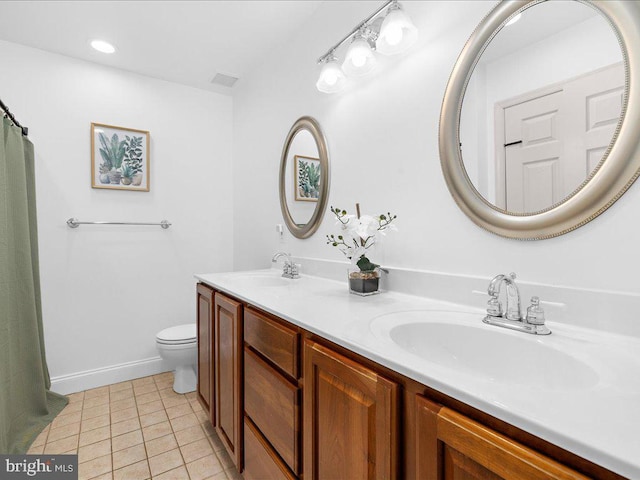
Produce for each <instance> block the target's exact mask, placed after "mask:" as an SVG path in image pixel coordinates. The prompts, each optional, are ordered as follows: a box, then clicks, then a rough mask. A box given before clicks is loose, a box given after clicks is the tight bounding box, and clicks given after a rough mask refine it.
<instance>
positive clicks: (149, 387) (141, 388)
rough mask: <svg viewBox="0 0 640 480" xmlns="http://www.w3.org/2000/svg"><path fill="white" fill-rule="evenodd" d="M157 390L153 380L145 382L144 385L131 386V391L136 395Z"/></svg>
mask: <svg viewBox="0 0 640 480" xmlns="http://www.w3.org/2000/svg"><path fill="white" fill-rule="evenodd" d="M157 391H158V387H156V384H155V383H153V382H151V383H146V384H144V385H138V386H137V387H133V393H134V395H136V396H138V395H144V394H145V393H150V392H157Z"/></svg>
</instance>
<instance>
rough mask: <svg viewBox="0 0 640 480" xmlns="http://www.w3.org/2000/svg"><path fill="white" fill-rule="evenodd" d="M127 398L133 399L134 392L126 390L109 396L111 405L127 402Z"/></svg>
mask: <svg viewBox="0 0 640 480" xmlns="http://www.w3.org/2000/svg"><path fill="white" fill-rule="evenodd" d="M127 398H133V390H131V389H128V388H127V389H126V390H120V391H119V392H113V393H112V394H111V395H109V399H110V400H109V401H110V402H111V403H113V402H118V401H120V400H126V399H127Z"/></svg>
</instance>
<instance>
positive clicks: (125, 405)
mask: <svg viewBox="0 0 640 480" xmlns="http://www.w3.org/2000/svg"><path fill="white" fill-rule="evenodd" d="M110 405H111V411H112V412H119V411H120V410H128V409H129V408H136V399H135V398H134V397H133V396H132V397H131V398H125V399H124V400H116V401H115V402H111V404H110Z"/></svg>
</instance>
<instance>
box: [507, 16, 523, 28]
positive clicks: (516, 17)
mask: <svg viewBox="0 0 640 480" xmlns="http://www.w3.org/2000/svg"><path fill="white" fill-rule="evenodd" d="M521 18H522V13H519V14H517V15H516V16H515V17H513V18H512V19H511V20H509V21H508V22H507V24H506V25H505V26H507V27H508V26H509V25H513V24H514V23H516V22H517V21H518V20H520V19H521Z"/></svg>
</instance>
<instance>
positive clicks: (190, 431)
mask: <svg viewBox="0 0 640 480" xmlns="http://www.w3.org/2000/svg"><path fill="white" fill-rule="evenodd" d="M175 436H176V440H177V442H178V445H180V446H182V445H187V444H188V443H193V442H195V441H196V440H200V439H201V438H205V434H204V430H202V428H200V426H199V425H196V426H195V427H189V428H185V429H184V430H180V431H179V432H176V433H175Z"/></svg>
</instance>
